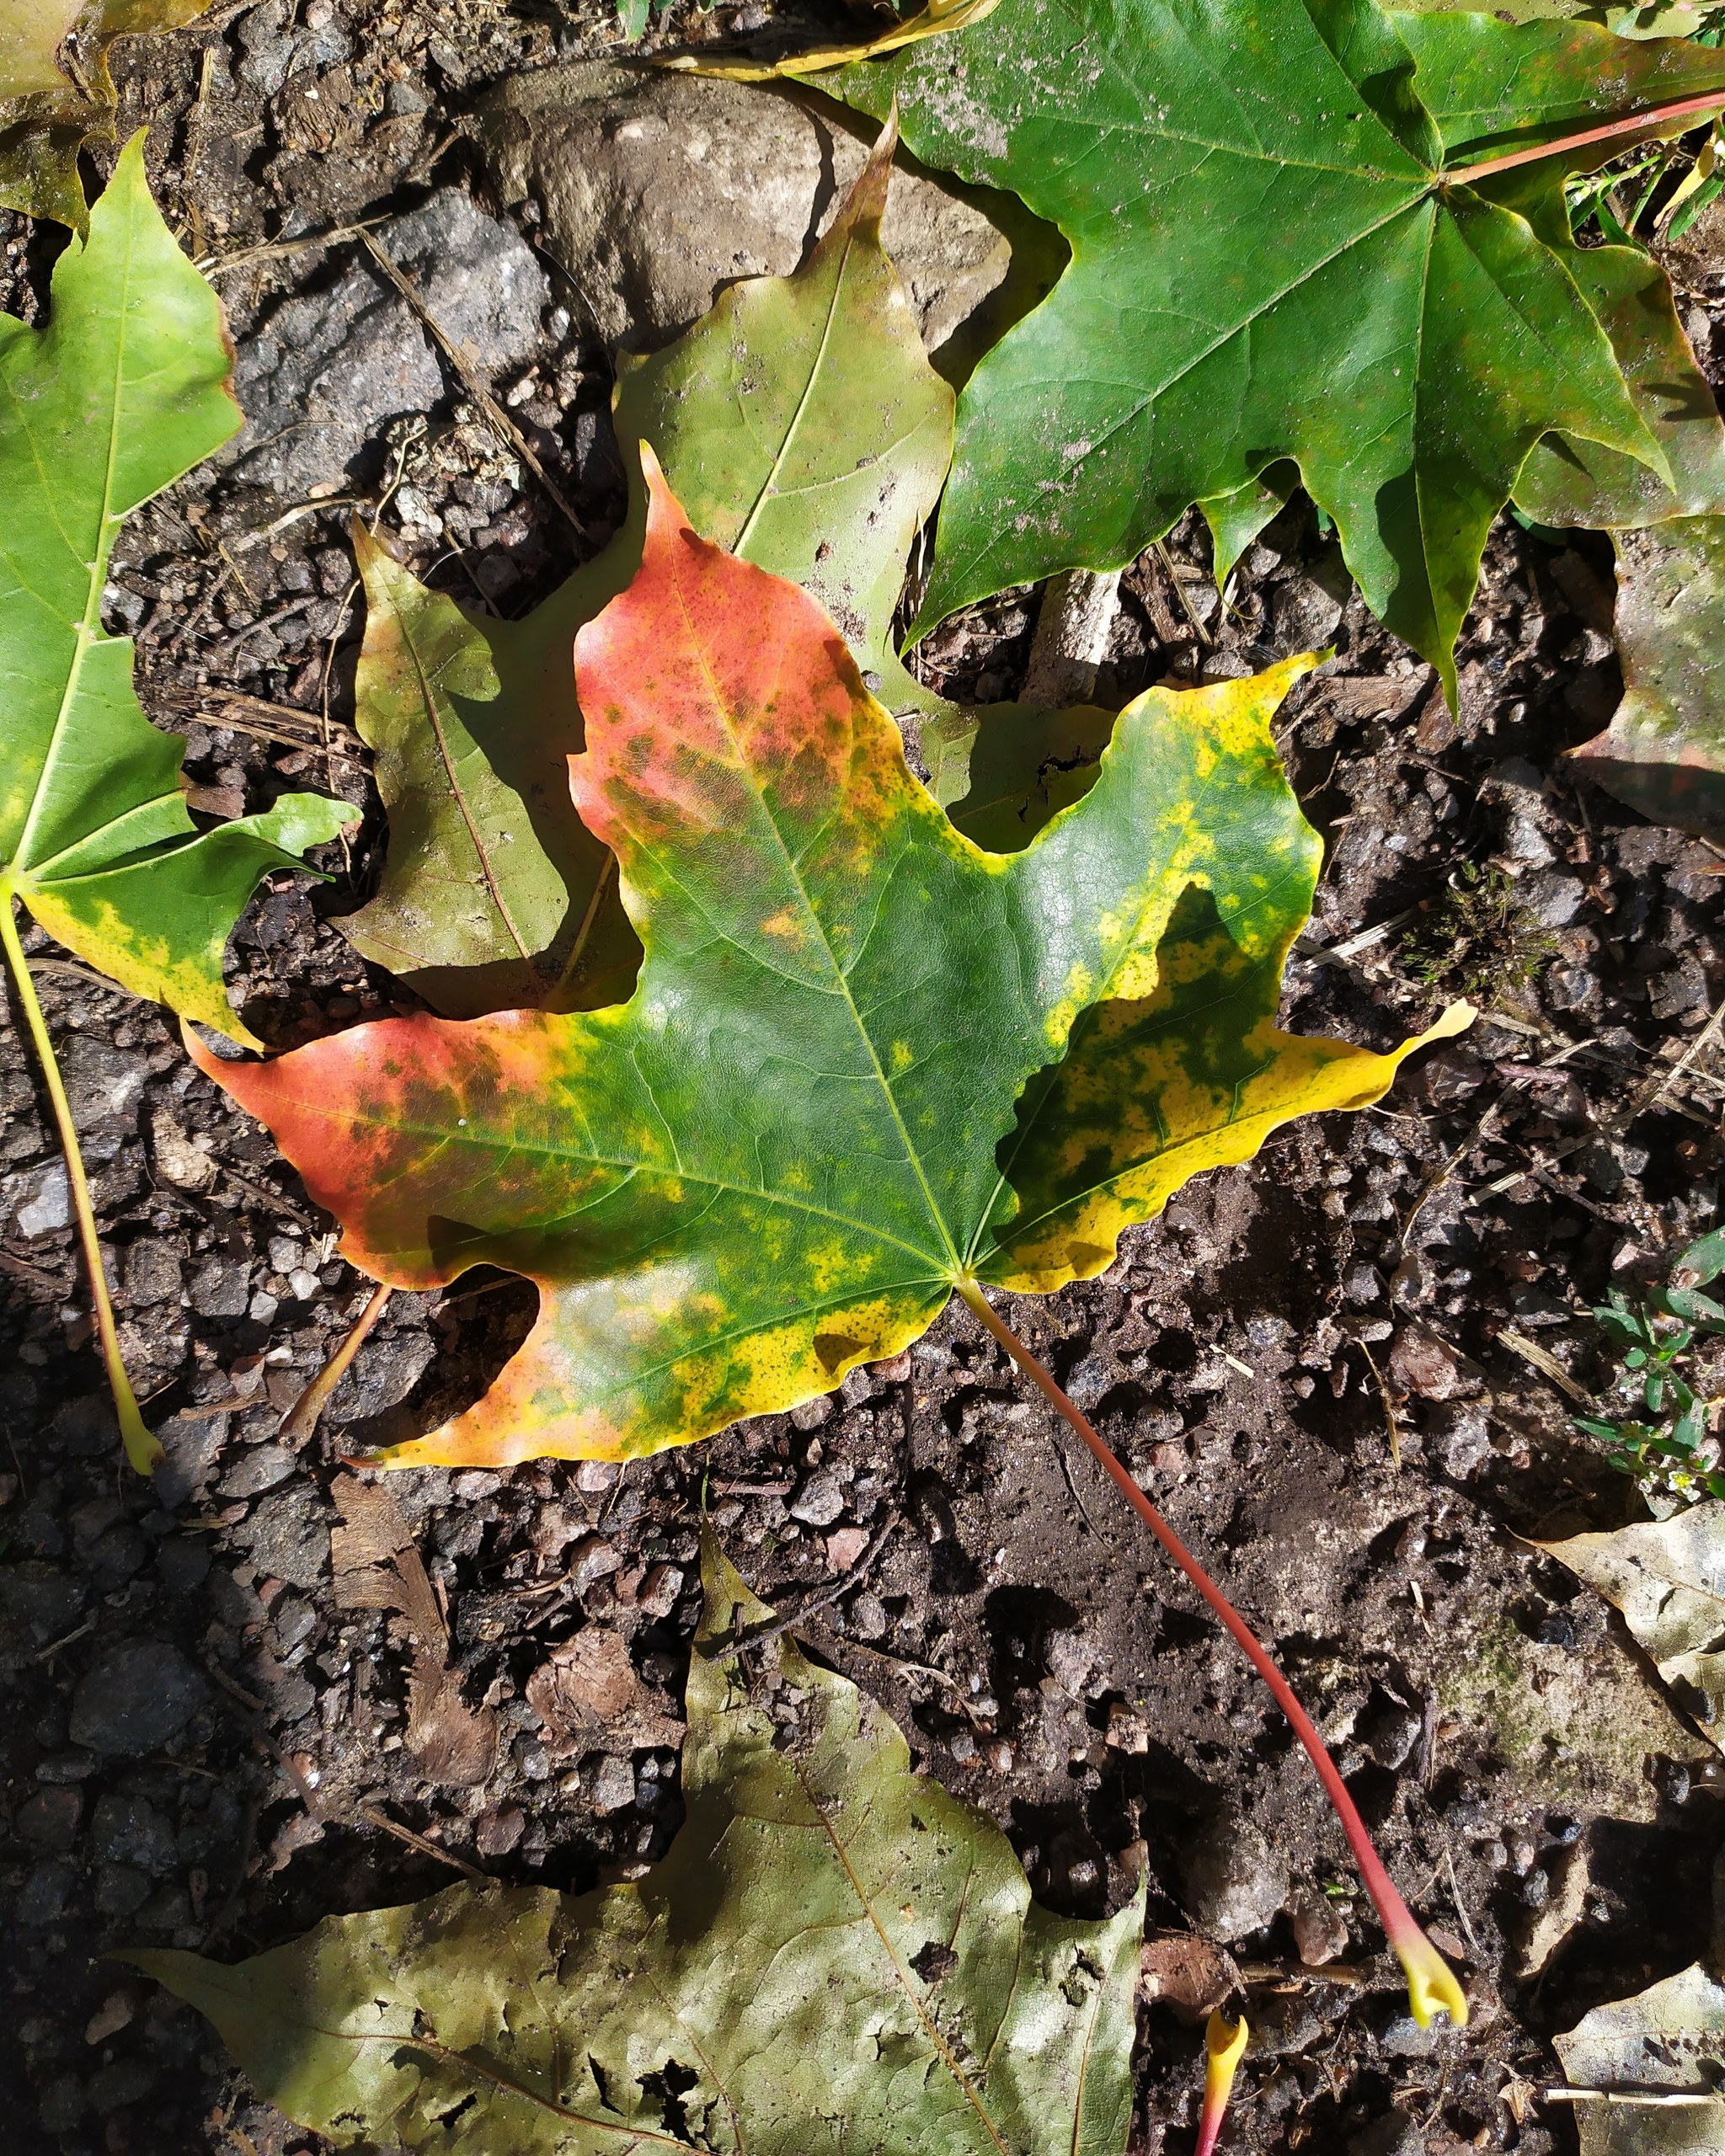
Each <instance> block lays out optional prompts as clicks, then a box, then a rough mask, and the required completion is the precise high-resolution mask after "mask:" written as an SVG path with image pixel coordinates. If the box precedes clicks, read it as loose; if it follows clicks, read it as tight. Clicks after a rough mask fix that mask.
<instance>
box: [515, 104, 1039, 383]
mask: <svg viewBox="0 0 1725 2156" xmlns="http://www.w3.org/2000/svg"><path fill="white" fill-rule="evenodd" d="M478 125H479V131H480V135H481V139H482V141H483V144H484V147H485V148H486V151H487V152H488V154H489V159H490V163H491V167H492V170H493V173H494V176H495V178H496V180H497V183H498V186H499V191H500V193H501V194H502V196H503V199H504V200H505V202H519V201H521V200H524V199H526V197H528V196H531V197H532V198H533V199H534V200H537V202H539V203H540V204H541V205H542V208H543V212H544V220H545V225H544V229H545V235H546V237H547V240H548V242H549V243H550V245H551V248H552V251H553V253H555V254H556V256H557V258H558V260H559V261H560V262H562V263H563V264H564V265H565V266H566V267H567V268H568V270H569V272H570V275H572V277H573V278H574V282H575V284H576V285H577V286H578V287H579V291H580V293H581V296H582V298H583V299H584V300H585V302H586V305H587V307H588V309H589V311H590V313H591V315H592V318H593V320H594V322H595V325H596V326H597V328H598V329H599V332H600V334H601V336H602V337H604V338H605V339H606V342H607V343H610V344H624V345H628V346H629V347H631V348H632V349H633V350H650V349H652V348H653V347H654V346H655V345H658V344H664V343H665V341H666V339H669V338H670V337H672V336H674V335H676V333H677V332H678V331H680V330H681V329H685V328H687V327H688V325H689V324H690V323H692V322H693V321H694V320H695V319H696V318H697V317H698V316H700V315H702V314H704V313H706V312H707V310H708V307H711V306H712V305H713V301H714V300H715V298H717V296H718V293H719V291H720V290H721V289H722V288H723V287H724V286H727V285H729V284H731V283H732V282H734V280H736V279H738V278H740V277H759V276H766V275H772V276H787V275H789V273H790V272H791V271H792V270H794V269H795V268H796V267H797V265H798V263H799V262H800V261H801V260H802V259H803V256H804V253H805V252H806V250H807V248H808V247H809V243H810V242H811V241H812V239H813V237H814V234H815V233H816V232H817V231H820V230H824V229H825V227H826V226H827V225H828V224H830V222H831V221H832V219H833V217H834V216H836V214H837V211H838V210H839V208H840V206H841V204H842V203H843V201H844V198H845V196H846V193H847V192H848V191H849V189H850V186H851V184H852V181H853V180H854V179H856V177H857V173H859V172H860V171H861V170H862V168H863V160H864V158H865V157H866V155H867V145H866V141H865V139H864V137H865V132H866V129H867V123H863V125H862V126H860V127H859V129H858V132H857V134H856V135H852V134H851V133H849V132H847V131H846V129H845V128H844V127H843V126H841V125H839V124H838V123H837V122H836V120H835V118H834V117H833V115H832V114H831V112H830V109H823V108H822V107H821V106H820V104H817V102H816V101H815V99H814V98H813V97H812V96H810V95H809V93H806V92H804V91H801V90H798V89H796V88H792V87H791V86H789V85H785V86H782V87H781V86H778V85H775V86H774V87H773V88H772V90H770V91H767V90H763V89H761V88H756V87H754V86H753V85H750V84H745V83H724V82H718V81H709V80H705V79H703V78H702V77H698V76H694V75H673V74H645V73H638V72H633V71H631V70H629V69H626V68H622V67H613V66H611V64H609V63H608V62H606V61H578V62H576V63H574V65H572V66H569V67H542V68H539V69H537V70H536V71H535V72H533V73H532V74H531V75H521V76H517V77H515V79H514V80H513V81H511V82H508V83H503V84H502V85H500V87H499V88H498V89H496V90H495V91H494V92H493V93H491V95H490V96H489V98H488V99H486V100H485V102H484V104H483V105H482V107H481V109H480V114H479V120H478ZM882 237H883V238H884V242H885V244H886V248H887V250H888V252H889V253H890V254H891V256H892V259H893V260H894V262H895V264H896V265H897V268H898V271H899V275H900V277H901V278H902V279H903V280H904V282H905V286H906V289H907V291H908V292H909V294H910V297H911V305H912V307H914V308H915V309H916V315H917V319H918V321H919V323H921V329H922V337H923V341H924V343H925V344H927V346H928V348H929V350H931V351H932V350H937V349H938V348H939V347H940V346H941V345H942V344H944V343H945V342H946V340H947V339H948V338H949V337H950V336H951V335H952V334H953V331H954V330H955V329H956V328H958V327H959V324H960V323H962V322H963V321H964V319H965V318H967V317H968V316H969V314H971V313H972V312H974V311H975V309H976V308H977V307H979V306H980V304H981V303H982V302H983V301H984V299H985V298H986V297H987V296H988V294H989V293H990V292H991V291H993V290H994V289H995V287H996V286H998V285H999V284H1000V283H1001V281H1002V280H1004V278H1005V276H1006V274H1007V267H1008V264H1009V262H1010V259H1011V253H1012V249H1011V247H1010V245H1009V243H1008V242H1007V238H1006V237H1005V236H1004V235H1003V234H1002V233H1001V231H1000V230H999V229H998V228H997V227H996V226H995V225H993V224H992V223H991V221H989V219H988V218H987V217H985V216H984V215H983V214H982V212H981V211H980V210H977V209H975V208H974V207H973V206H972V205H970V204H969V202H966V201H963V200H959V197H958V196H957V195H955V194H953V193H950V192H948V189H945V188H943V187H942V186H940V185H938V184H936V183H935V182H934V181H933V180H932V179H927V178H923V177H921V176H918V175H915V174H912V173H906V172H896V173H895V174H894V177H893V182H892V186H891V189H890V192H889V196H888V200H887V210H886V217H885V221H884V227H883V232H882Z"/></svg>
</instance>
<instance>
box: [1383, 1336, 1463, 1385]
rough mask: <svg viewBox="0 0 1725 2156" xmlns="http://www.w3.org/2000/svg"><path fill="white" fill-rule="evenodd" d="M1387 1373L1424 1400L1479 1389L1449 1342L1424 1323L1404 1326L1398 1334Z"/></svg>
mask: <svg viewBox="0 0 1725 2156" xmlns="http://www.w3.org/2000/svg"><path fill="white" fill-rule="evenodd" d="M1390 1374H1391V1377H1393V1378H1394V1379H1395V1380H1396V1381H1397V1384H1398V1385H1401V1386H1402V1389H1403V1390H1405V1391H1407V1392H1417V1393H1418V1395H1419V1396H1420V1397H1421V1398H1422V1399H1423V1400H1453V1399H1454V1398H1455V1396H1456V1394H1457V1393H1463V1392H1477V1391H1478V1390H1479V1380H1478V1379H1477V1377H1475V1376H1474V1374H1473V1373H1472V1372H1471V1370H1469V1369H1466V1368H1465V1367H1464V1366H1463V1364H1462V1363H1461V1360H1460V1358H1458V1356H1457V1355H1456V1353H1455V1349H1454V1348H1452V1347H1450V1343H1449V1342H1448V1341H1446V1340H1441V1339H1439V1337H1438V1336H1437V1334H1436V1333H1434V1332H1428V1331H1426V1329H1425V1327H1424V1326H1418V1325H1408V1326H1402V1329H1401V1331H1398V1332H1397V1335H1396V1337H1395V1339H1394V1341H1393V1342H1391V1348H1390Z"/></svg>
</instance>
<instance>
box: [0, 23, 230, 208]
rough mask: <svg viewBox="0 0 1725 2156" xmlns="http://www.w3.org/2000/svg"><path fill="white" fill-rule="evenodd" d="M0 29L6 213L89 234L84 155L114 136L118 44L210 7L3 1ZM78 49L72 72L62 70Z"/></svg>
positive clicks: (0, 182) (0, 198) (1, 185)
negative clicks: (113, 68)
mask: <svg viewBox="0 0 1725 2156" xmlns="http://www.w3.org/2000/svg"><path fill="white" fill-rule="evenodd" d="M4 5H5V11H6V16H7V19H6V20H5V21H4V22H3V23H0V209H8V210H24V211H28V212H29V215H30V216H36V217H53V218H56V219H57V220H58V221H59V222H60V223H61V224H62V225H72V226H75V227H77V230H78V231H79V232H83V229H84V227H85V224H86V221H87V220H88V214H89V213H88V209H87V207H86V205H85V202H84V189H83V181H82V180H81V179H79V177H78V170H77V159H78V152H79V151H80V150H81V149H82V148H83V146H84V144H85V143H86V142H88V141H112V140H113V138H114V108H115V93H114V79H113V77H112V76H111V75H110V74H109V71H108V53H109V47H110V46H111V45H113V43H114V40H115V39H116V38H120V37H127V36H131V35H134V34H135V33H136V32H138V31H142V30H173V29H179V28H180V26H181V25H182V24H185V23H189V22H191V21H192V20H193V19H195V17H197V16H199V15H201V14H202V13H203V12H204V10H205V9H206V8H207V7H208V6H209V5H210V0H4ZM68 35H70V37H71V38H72V40H74V41H75V42H76V45H77V53H78V61H77V72H76V73H75V74H74V73H73V72H72V71H71V70H69V69H68V68H67V67H66V66H64V65H63V64H62V58H63V56H62V54H61V47H62V45H65V43H66V42H67V37H68Z"/></svg>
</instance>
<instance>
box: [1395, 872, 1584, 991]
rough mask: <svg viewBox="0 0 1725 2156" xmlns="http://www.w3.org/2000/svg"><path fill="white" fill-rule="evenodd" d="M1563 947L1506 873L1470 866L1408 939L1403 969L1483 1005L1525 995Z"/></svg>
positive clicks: (1431, 985) (1430, 984)
mask: <svg viewBox="0 0 1725 2156" xmlns="http://www.w3.org/2000/svg"><path fill="white" fill-rule="evenodd" d="M1556 951H1557V937H1555V936H1554V935H1553V934H1552V933H1551V930H1550V929H1549V928H1547V927H1546V925H1545V923H1544V922H1543V921H1541V920H1540V919H1539V917H1538V915H1536V914H1535V912H1534V911H1533V910H1532V908H1531V907H1530V905H1528V903H1527V901H1526V899H1525V898H1523V896H1522V895H1521V894H1520V892H1519V890H1518V889H1517V888H1516V884H1515V878H1514V877H1513V876H1509V875H1506V874H1505V873H1504V872H1503V870H1502V869H1501V868H1485V867H1481V865H1480V864H1479V862H1477V861H1465V862H1462V864H1461V868H1460V870H1459V871H1458V872H1457V873H1456V874H1455V876H1453V877H1452V878H1450V887H1449V889H1447V890H1446V891H1445V894H1444V895H1443V896H1442V897H1441V898H1440V899H1436V900H1435V901H1434V903H1433V905H1432V906H1431V908H1430V910H1429V912H1428V913H1427V915H1426V917H1425V919H1424V920H1423V921H1421V922H1420V923H1419V925H1418V927H1416V928H1412V929H1410V930H1409V931H1408V932H1407V935H1406V936H1405V937H1403V938H1402V963H1403V965H1404V966H1406V968H1407V971H1408V973H1409V974H1410V975H1411V976H1412V977H1413V979H1415V980H1417V981H1419V982H1422V983H1423V985H1425V986H1426V987H1428V988H1439V987H1442V988H1446V989H1449V990H1453V991H1455V992H1459V993H1460V994H1461V995H1466V996H1467V997H1468V998H1469V999H1470V1000H1471V1001H1475V1002H1478V1001H1490V1000H1494V999H1495V998H1496V997H1497V996H1498V995H1501V994H1502V993H1503V990H1505V989H1506V988H1508V989H1516V988H1523V987H1525V986H1526V985H1527V983H1528V982H1529V981H1530V980H1531V979H1533V977H1534V975H1535V974H1536V973H1537V972H1538V971H1539V969H1540V968H1541V966H1542V965H1544V963H1546V959H1547V958H1551V956H1552V955H1553V954H1554V953H1555V952H1556Z"/></svg>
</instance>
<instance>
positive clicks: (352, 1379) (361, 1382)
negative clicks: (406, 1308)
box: [324, 1331, 437, 1422]
mask: <svg viewBox="0 0 1725 2156" xmlns="http://www.w3.org/2000/svg"><path fill="white" fill-rule="evenodd" d="M436 1352H437V1348H436V1343H435V1342H434V1341H433V1339H432V1337H431V1336H430V1333H429V1332H413V1331H402V1332H395V1333H392V1334H391V1335H390V1336H389V1337H388V1338H387V1339H384V1340H380V1341H377V1342H371V1343H370V1344H368V1345H367V1346H366V1348H364V1349H363V1350H362V1351H361V1352H360V1355H359V1357H358V1358H357V1359H356V1360H355V1364H354V1365H353V1368H352V1369H350V1370H349V1372H348V1374H347V1375H346V1376H345V1377H344V1378H343V1380H342V1381H341V1383H340V1384H339V1385H337V1387H336V1388H335V1390H334V1393H333V1394H332V1395H331V1396H330V1401H329V1405H328V1407H327V1408H326V1409H325V1410H324V1413H325V1415H326V1417H327V1418H328V1420H329V1421H330V1422H363V1421H364V1420H365V1418H366V1417H367V1416H370V1415H381V1414H382V1412H383V1411H384V1410H385V1409H386V1408H387V1407H393V1406H396V1404H397V1403H398V1401H403V1400H405V1399H406V1398H407V1396H408V1395H409V1393H410V1392H411V1391H412V1390H413V1389H414V1386H415V1385H417V1384H418V1383H419V1380H420V1379H421V1378H422V1377H423V1376H424V1375H425V1371H426V1369H428V1367H429V1366H430V1361H431V1358H432V1357H433V1356H434V1355H435V1353H436Z"/></svg>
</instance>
